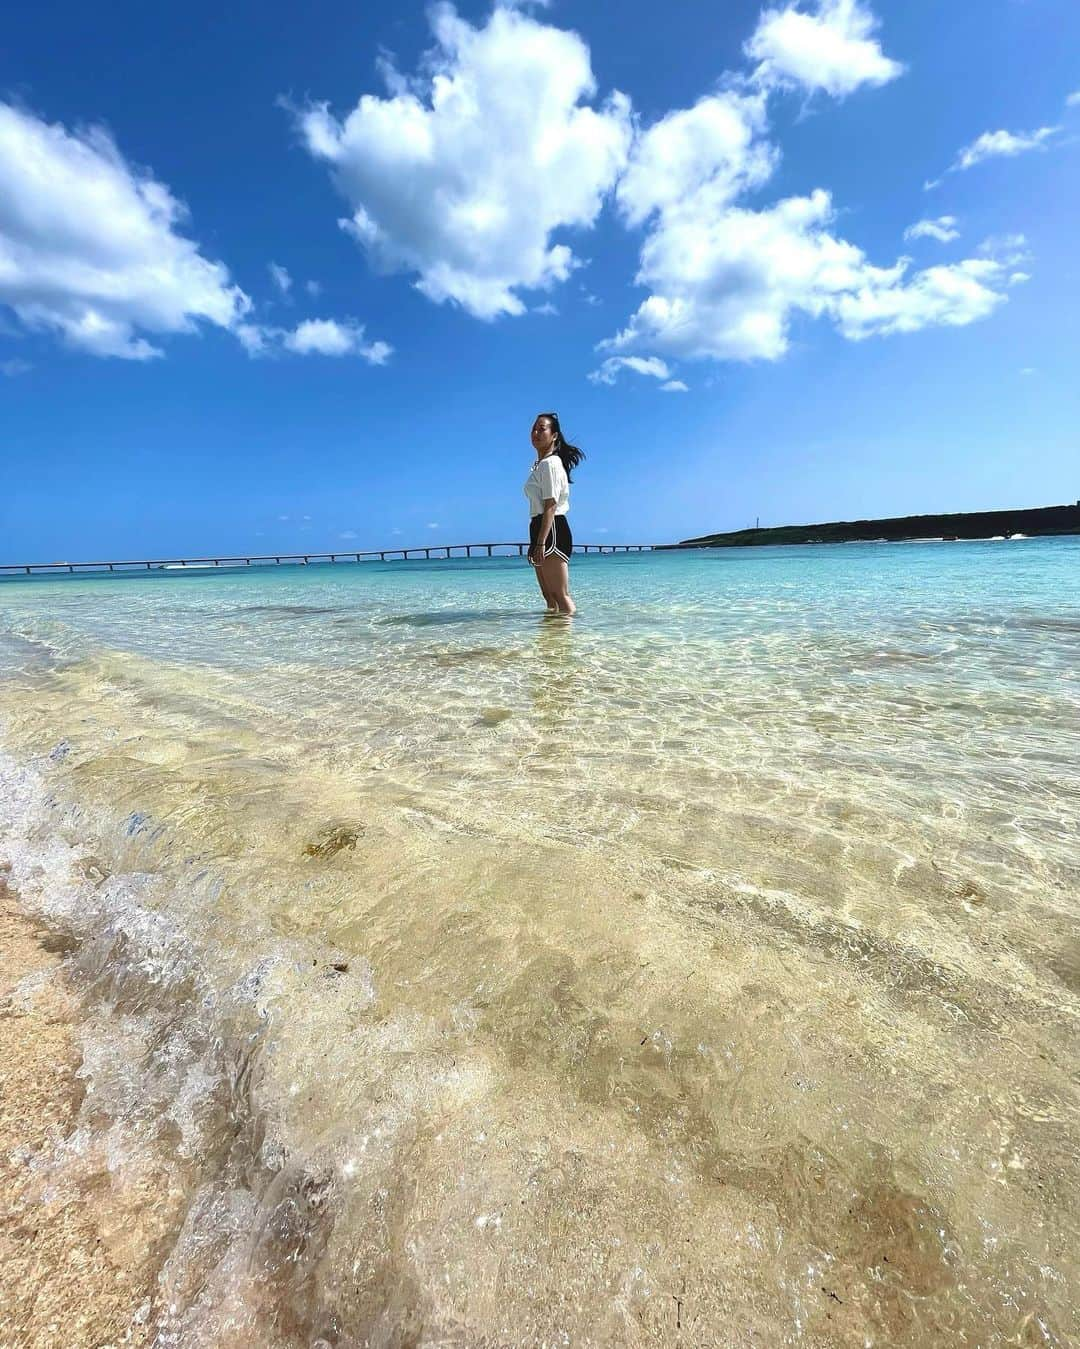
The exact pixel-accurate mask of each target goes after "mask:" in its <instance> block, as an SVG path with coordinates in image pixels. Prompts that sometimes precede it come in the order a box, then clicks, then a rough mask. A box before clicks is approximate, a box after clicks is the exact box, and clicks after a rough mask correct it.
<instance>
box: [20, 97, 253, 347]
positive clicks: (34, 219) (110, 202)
mask: <svg viewBox="0 0 1080 1349" xmlns="http://www.w3.org/2000/svg"><path fill="white" fill-rule="evenodd" d="M186 216H187V211H186V208H185V207H184V206H183V205H182V203H180V202H179V201H177V200H176V198H175V197H173V196H172V194H171V193H170V191H169V189H168V188H167V187H165V185H164V184H162V183H160V182H158V181H157V180H156V179H155V178H153V177H152V176H151V175H150V173H149V172H148V171H146V170H143V169H136V168H133V167H132V166H131V165H129V164H128V163H127V162H126V160H125V159H124V158H123V156H122V155H121V153H120V151H119V150H118V149H117V147H116V145H115V144H114V142H113V140H112V139H111V137H110V136H109V133H108V132H107V131H105V130H103V129H102V128H100V127H92V128H89V129H87V130H82V131H78V132H69V131H68V130H67V129H66V128H65V127H64V126H62V125H60V124H59V123H55V124H52V125H50V124H49V123H47V122H45V121H43V120H41V119H40V118H38V117H35V116H34V115H33V114H32V113H30V112H27V111H24V110H22V109H20V108H15V107H12V106H11V105H10V104H6V103H0V304H4V305H9V306H10V307H11V309H12V310H13V311H14V312H15V314H16V315H17V317H18V318H19V319H20V321H21V322H22V323H23V324H24V325H25V326H26V327H28V328H36V329H44V330H48V331H52V332H56V333H58V334H60V335H61V336H62V337H63V338H64V339H65V340H66V341H67V342H68V343H69V344H70V345H72V346H75V347H78V348H81V349H82V350H84V351H88V352H91V353H93V354H94V355H97V356H120V357H124V358H126V359H128V360H148V359H150V358H151V357H154V356H160V355H162V351H161V349H160V347H157V346H155V345H154V344H153V343H152V342H151V341H149V340H147V337H146V336H145V335H144V334H149V335H151V336H153V337H157V336H160V335H164V334H170V333H190V332H194V331H196V328H197V324H198V322H199V321H200V320H204V321H206V322H208V323H212V324H216V325H217V326H218V327H221V328H235V327H236V325H237V324H238V322H239V321H240V319H241V317H242V316H243V315H244V314H245V313H246V312H247V310H248V309H249V307H250V301H249V300H248V298H247V296H246V295H245V294H244V293H243V291H242V290H240V289H239V288H238V287H237V286H234V285H231V284H230V278H229V273H228V271H227V270H226V268H225V267H224V266H223V265H222V264H221V263H219V262H211V261H209V260H208V259H207V258H204V257H203V256H202V255H201V253H200V252H199V247H198V245H197V244H196V243H194V242H193V241H192V240H191V239H187V238H185V237H184V236H183V235H182V234H179V233H177V229H178V227H179V226H180V225H181V223H182V222H183V221H184V220H185V218H186Z"/></svg>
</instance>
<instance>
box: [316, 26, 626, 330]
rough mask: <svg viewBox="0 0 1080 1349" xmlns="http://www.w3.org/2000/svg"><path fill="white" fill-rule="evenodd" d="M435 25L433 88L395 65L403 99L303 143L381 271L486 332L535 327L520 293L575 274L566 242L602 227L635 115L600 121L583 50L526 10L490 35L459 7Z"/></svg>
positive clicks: (320, 111) (613, 104) (390, 73)
mask: <svg viewBox="0 0 1080 1349" xmlns="http://www.w3.org/2000/svg"><path fill="white" fill-rule="evenodd" d="M431 21H432V26H433V30H434V34H435V40H436V48H435V51H434V52H433V53H432V56H431V59H430V66H429V67H428V68H426V73H425V74H424V76H423V77H422V78H421V77H417V78H413V79H406V78H405V77H404V76H403V75H401V74H400V73H399V72H397V71H396V70H394V69H393V67H391V66H388V65H386V64H384V68H383V74H384V78H385V79H386V81H387V84H388V88H389V95H390V96H389V97H386V98H380V97H377V96H375V95H370V94H365V95H364V96H363V97H362V98H361V99H360V101H359V103H358V104H357V105H356V107H355V108H354V109H353V110H352V112H350V113H349V114H348V116H346V117H345V119H344V120H343V121H339V120H338V119H337V118H336V117H335V116H334V115H333V114H332V113H331V111H330V109H329V108H328V107H327V106H326V105H325V104H315V105H313V106H311V107H309V108H307V109H306V110H304V111H302V112H300V113H299V114H298V122H299V127H300V130H301V132H302V135H303V139H304V142H305V144H306V146H307V148H308V150H309V151H310V153H311V154H312V155H314V156H315V157H316V158H317V159H320V160H323V161H325V162H326V163H327V164H328V165H329V166H330V170H331V173H332V175H333V179H334V181H335V183H336V184H337V186H338V188H339V189H340V191H341V192H342V194H343V196H344V197H345V198H346V200H347V201H348V202H349V204H350V207H351V210H352V214H351V216H350V217H348V218H347V219H344V220H342V221H341V222H339V223H340V224H341V226H342V228H344V229H345V230H347V231H348V233H350V234H351V235H352V237H353V238H354V239H355V240H356V241H357V243H358V244H360V245H361V246H362V247H363V248H364V249H365V250H366V252H367V254H368V256H369V257H370V259H371V261H372V262H373V264H374V265H375V266H377V267H379V268H381V269H383V270H389V271H404V272H408V273H411V274H413V275H414V276H415V277H416V283H415V284H416V286H417V287H418V289H419V290H421V291H422V292H423V293H424V294H425V295H426V296H428V297H429V298H430V299H432V300H434V301H437V302H443V301H447V300H450V301H454V302H456V303H457V304H460V305H461V306H462V307H463V308H465V309H466V310H468V312H469V313H471V314H474V315H476V316H477V317H479V318H484V319H491V318H494V317H495V316H497V315H499V314H520V313H523V312H524V310H525V308H526V305H525V302H524V301H523V300H522V298H521V296H520V294H519V293H518V292H519V291H522V290H537V289H546V288H549V287H551V286H553V285H554V284H556V283H557V282H561V281H564V280H565V279H566V278H567V277H568V276H569V275H570V273H571V272H572V270H573V269H574V266H575V263H576V259H575V256H574V254H573V252H572V251H571V248H570V246H569V245H568V244H567V243H565V242H562V241H560V242H555V241H554V239H553V235H554V234H555V232H556V231H558V230H561V229H566V228H573V227H576V228H587V227H589V226H591V225H592V224H593V222H594V221H595V220H596V217H597V215H598V214H599V211H600V209H601V206H602V204H603V200H604V196H605V194H606V193H607V192H608V191H609V190H610V188H611V187H612V185H613V184H614V182H615V179H616V176H617V175H618V173H619V171H620V170H621V168H622V167H623V165H624V163H625V160H626V155H627V151H628V147H629V144H630V139H631V117H630V107H629V102H628V100H627V99H626V98H624V97H623V96H622V95H620V94H618V93H615V94H613V95H612V96H611V98H610V99H608V101H607V102H606V103H605V104H603V106H600V107H593V106H590V103H589V100H591V99H593V97H594V95H595V92H596V87H595V83H594V80H593V75H592V69H591V66H590V61H589V51H588V48H587V47H586V45H585V44H584V42H582V40H581V38H580V37H578V36H577V34H575V33H571V32H566V31H563V30H561V29H558V28H555V27H552V26H551V25H548V24H544V23H541V22H539V21H537V20H536V19H534V18H532V17H531V16H529V15H528V14H526V13H523V12H521V11H520V10H519V9H517V8H515V7H507V6H501V7H498V8H496V9H495V10H494V12H493V13H492V14H491V16H490V17H489V19H488V21H487V23H486V24H485V25H484V26H483V27H481V28H474V27H472V26H471V25H470V24H469V23H467V22H466V21H465V20H464V19H462V18H461V17H459V15H458V14H457V12H456V11H455V10H454V9H453V7H452V6H450V5H448V4H443V5H440V6H437V7H436V8H435V9H434V10H433V11H432V15H431Z"/></svg>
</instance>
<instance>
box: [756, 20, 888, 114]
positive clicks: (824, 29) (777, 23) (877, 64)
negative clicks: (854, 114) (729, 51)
mask: <svg viewBox="0 0 1080 1349" xmlns="http://www.w3.org/2000/svg"><path fill="white" fill-rule="evenodd" d="M877 28H878V20H877V19H876V18H875V17H874V15H873V13H872V12H871V11H870V9H869V8H868V6H866V5H864V4H862V3H861V0H818V3H817V5H816V6H815V8H814V10H813V12H811V13H806V12H804V11H803V10H800V9H798V8H796V7H795V5H790V4H789V5H788V6H787V7H786V8H784V9H767V10H765V11H764V12H763V13H762V15H761V18H760V20H759V21H758V26H757V28H756V29H755V31H754V34H753V36H752V37H751V38H750V40H749V41H748V42H747V43H746V45H745V51H746V55H747V56H748V57H749V58H750V60H752V61H756V62H757V63H758V64H757V68H756V69H755V71H754V75H753V78H754V79H755V80H756V81H757V82H758V83H759V84H761V85H763V86H765V87H767V88H768V87H785V86H791V85H801V86H802V87H803V88H805V89H808V90H811V91H813V90H817V89H821V90H824V91H825V93H827V94H831V95H832V96H833V97H834V98H843V97H845V96H846V95H847V94H851V93H854V91H855V90H856V89H858V88H859V87H860V86H861V85H864V84H869V85H881V84H887V83H888V82H889V81H890V80H894V79H896V77H897V76H898V75H900V74H902V73H903V69H904V67H903V66H902V65H901V64H900V63H899V62H898V61H893V60H891V59H890V58H889V57H887V56H886V55H885V54H884V53H883V52H882V50H881V44H880V42H879V41H878V40H877V38H875V37H874V36H873V35H874V33H875V32H876V30H877Z"/></svg>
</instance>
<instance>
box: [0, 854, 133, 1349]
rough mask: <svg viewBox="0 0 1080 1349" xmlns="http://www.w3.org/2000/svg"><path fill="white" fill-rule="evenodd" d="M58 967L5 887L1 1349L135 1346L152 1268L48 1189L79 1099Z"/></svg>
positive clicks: (0, 906)
mask: <svg viewBox="0 0 1080 1349" xmlns="http://www.w3.org/2000/svg"><path fill="white" fill-rule="evenodd" d="M60 964H61V953H60V952H59V951H58V950H57V948H56V942H55V939H53V938H52V937H51V936H50V934H49V933H48V932H47V931H46V930H45V928H43V927H42V926H41V925H40V924H39V923H36V922H34V921H33V920H32V919H30V918H28V917H27V916H26V914H24V913H23V911H22V910H21V908H20V907H19V903H18V899H17V897H16V896H15V895H13V894H12V893H11V891H10V890H9V889H8V888H7V887H6V886H5V885H4V883H3V879H2V878H0V1270H2V1271H3V1277H2V1278H0V1346H2V1349H31V1346H32V1349H106V1346H112V1345H115V1346H120V1345H124V1346H138V1345H141V1344H144V1343H145V1342H146V1335H145V1333H144V1331H143V1328H142V1326H143V1323H145V1321H146V1319H147V1315H148V1312H149V1300H150V1295H151V1291H152V1289H153V1285H154V1277H155V1274H156V1269H154V1268H153V1262H152V1260H150V1259H149V1258H146V1259H141V1260H140V1259H135V1260H132V1258H131V1256H130V1254H126V1255H123V1254H118V1253H117V1252H115V1251H112V1250H110V1248H109V1246H110V1243H109V1241H108V1238H107V1236H106V1235H104V1234H103V1225H102V1223H101V1222H100V1220H99V1215H98V1214H97V1213H96V1212H95V1211H94V1208H93V1204H92V1200H91V1199H89V1198H87V1197H85V1196H78V1197H77V1196H76V1195H75V1194H74V1193H72V1192H68V1193H67V1194H65V1195H61V1194H59V1193H52V1192H50V1187H49V1183H48V1164H49V1160H50V1157H51V1155H52V1153H53V1150H54V1149H55V1148H56V1147H57V1146H59V1145H60V1144H61V1143H62V1142H63V1140H64V1139H65V1138H66V1137H67V1136H68V1135H69V1133H70V1131H71V1129H72V1127H73V1125H74V1122H75V1117H76V1114H77V1112H78V1108H79V1102H80V1100H81V1097H82V1088H81V1083H80V1081H79V1077H78V1070H79V1066H80V1063H81V1061H82V1055H81V1051H80V1048H79V1041H78V1034H77V1023H78V1004H77V1002H76V1000H75V999H74V998H73V997H72V996H71V995H70V993H69V992H68V990H67V989H66V987H65V984H64V981H63V975H62V973H61V972H60Z"/></svg>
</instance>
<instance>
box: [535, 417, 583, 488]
mask: <svg viewBox="0 0 1080 1349" xmlns="http://www.w3.org/2000/svg"><path fill="white" fill-rule="evenodd" d="M539 415H540V416H541V417H547V418H548V419H549V420H550V422H551V429H552V431H553V432H554V433H555V449H554V451H553V453H555V454H557V455H558V456H559V458H560V459H561V460H562V466H563V468H565V469H566V481H567V482H573V478H571V476H570V470H571V469H573V468H577V466H578V464H580V463H581V461H582V460H583V459H584V458H585V451H584V450H580V449H578V447H577V446H576V445H571V444H570V442H569V441H568V440H567V439H566V437H565V436H564V435H563V433H562V427H561V426H560V425H559V414H558V413H557V412H541V413H540V414H539Z"/></svg>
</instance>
